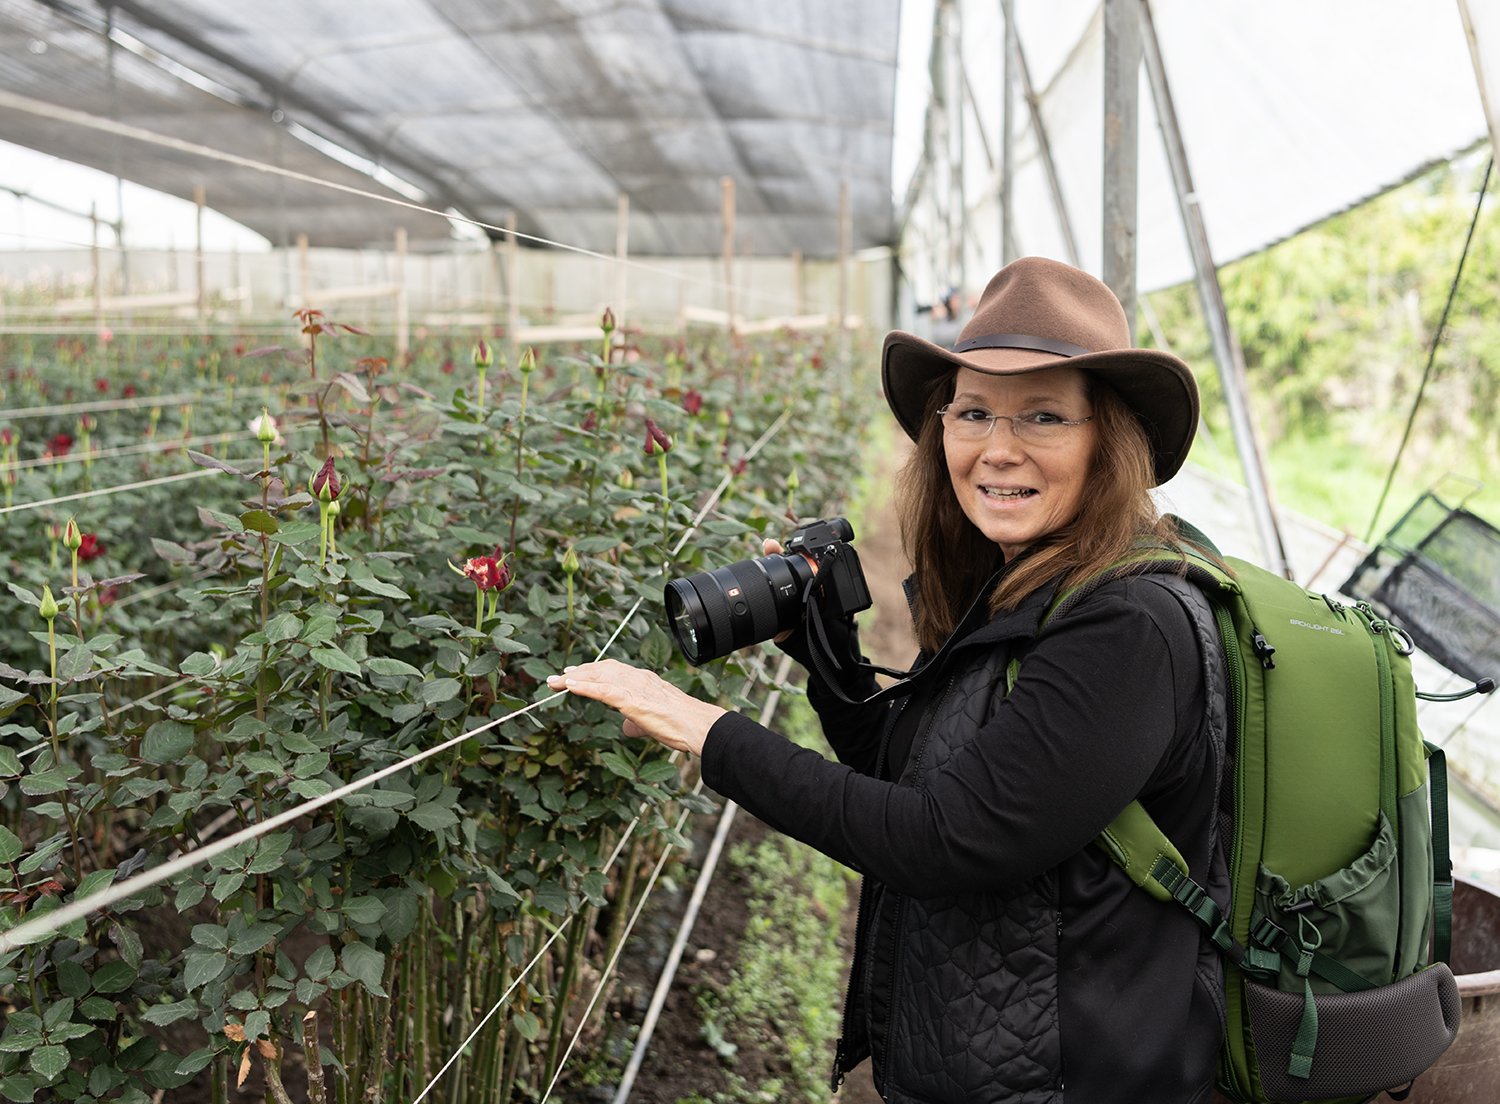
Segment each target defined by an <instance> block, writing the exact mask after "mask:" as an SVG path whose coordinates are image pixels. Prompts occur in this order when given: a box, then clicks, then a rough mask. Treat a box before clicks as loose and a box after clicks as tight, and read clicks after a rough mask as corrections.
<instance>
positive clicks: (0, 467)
mask: <svg viewBox="0 0 1500 1104" xmlns="http://www.w3.org/2000/svg"><path fill="white" fill-rule="evenodd" d="M257 417H259V415H257ZM311 428H312V424H311V423H310V422H309V423H303V424H302V425H294V426H287V425H278V426H277V427H276V430H277V432H278V433H280V434H281V435H282V436H285V435H286V434H288V433H301V432H304V431H306V430H308V429H311ZM253 440H256V436H255V431H254V430H249V429H244V430H235V431H232V432H229V433H209V434H205V435H203V436H202V437H183V438H179V439H177V440H171V441H169V440H157V441H147V442H146V443H145V444H141V445H121V446H119V447H118V448H111V449H100V450H98V451H97V452H70V453H68V455H66V456H35V457H32V458H31V459H30V460H18V461H16V463H14V464H0V472H6V471H26V470H27V469H29V468H44V467H51V466H53V465H55V464H76V463H79V462H81V461H84V460H112V459H114V458H115V457H117V456H137V455H150V454H151V453H156V452H172V451H173V450H175V449H179V448H193V447H195V446H197V445H207V444H221V443H222V444H228V443H229V442H230V441H253Z"/></svg>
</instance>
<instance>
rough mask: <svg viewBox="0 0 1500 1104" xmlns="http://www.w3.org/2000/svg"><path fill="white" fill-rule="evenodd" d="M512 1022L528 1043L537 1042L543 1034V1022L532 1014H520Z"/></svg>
mask: <svg viewBox="0 0 1500 1104" xmlns="http://www.w3.org/2000/svg"><path fill="white" fill-rule="evenodd" d="M510 1022H511V1025H512V1026H513V1027H515V1029H516V1031H518V1032H519V1033H520V1035H521V1038H523V1039H525V1040H526V1041H527V1042H535V1041H536V1038H537V1036H539V1035H540V1034H541V1033H542V1021H541V1020H540V1019H538V1018H537V1017H536V1016H535V1015H534V1014H532V1013H530V1012H518V1013H516V1014H515V1016H513V1017H512V1018H511V1021H510Z"/></svg>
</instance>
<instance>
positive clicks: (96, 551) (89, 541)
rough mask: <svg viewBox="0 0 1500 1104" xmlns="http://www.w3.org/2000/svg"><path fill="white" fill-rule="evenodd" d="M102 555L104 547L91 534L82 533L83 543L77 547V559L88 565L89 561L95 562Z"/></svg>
mask: <svg viewBox="0 0 1500 1104" xmlns="http://www.w3.org/2000/svg"><path fill="white" fill-rule="evenodd" d="M102 555H104V545H103V544H101V543H100V542H99V538H98V537H97V536H96V535H95V534H93V533H84V534H83V543H82V544H80V545H79V546H78V558H79V559H80V560H82V561H83V562H84V563H88V562H89V561H90V560H97V559H98V558H99V557H100V556H102Z"/></svg>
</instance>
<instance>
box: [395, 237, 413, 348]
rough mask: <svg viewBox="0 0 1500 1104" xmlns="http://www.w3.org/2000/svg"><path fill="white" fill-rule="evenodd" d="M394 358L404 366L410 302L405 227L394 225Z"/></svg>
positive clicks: (409, 321) (408, 335)
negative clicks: (407, 290) (407, 287)
mask: <svg viewBox="0 0 1500 1104" xmlns="http://www.w3.org/2000/svg"><path fill="white" fill-rule="evenodd" d="M395 276H396V281H395V283H396V360H397V367H405V365H406V354H407V353H408V352H410V351H411V302H410V300H409V299H407V296H406V227H404V226H398V227H396V272H395Z"/></svg>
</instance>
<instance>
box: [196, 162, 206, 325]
mask: <svg viewBox="0 0 1500 1104" xmlns="http://www.w3.org/2000/svg"><path fill="white" fill-rule="evenodd" d="M207 202H208V194H207V192H205V191H204V188H203V185H202V184H195V185H193V205H194V206H195V207H197V221H196V228H195V234H196V239H195V241H194V243H193V260H194V265H193V268H194V277H195V280H196V288H195V290H196V291H197V293H198V321H199V322H200V323H201V322H202V321H203V320H204V318H206V317H207V316H208V281H207V278H206V276H205V271H204V269H205V262H204V258H203V207H204V204H206V203H207Z"/></svg>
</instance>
